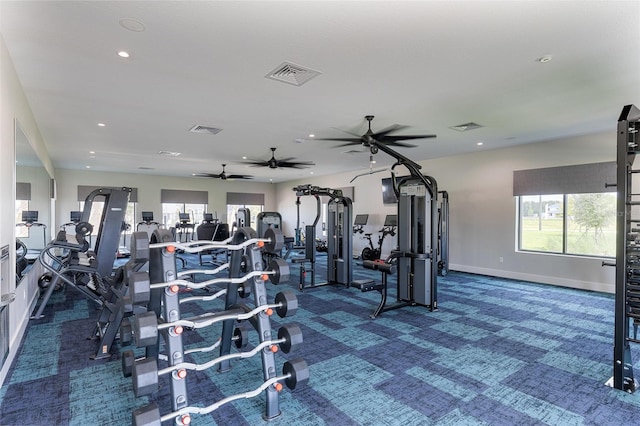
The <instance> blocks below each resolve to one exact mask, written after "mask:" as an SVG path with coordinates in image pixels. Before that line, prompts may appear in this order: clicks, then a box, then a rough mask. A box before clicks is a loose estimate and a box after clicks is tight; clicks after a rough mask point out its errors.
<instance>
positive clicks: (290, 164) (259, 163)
mask: <svg viewBox="0 0 640 426" xmlns="http://www.w3.org/2000/svg"><path fill="white" fill-rule="evenodd" d="M275 156H276V148H271V158H270V159H269V160H251V161H244V162H242V163H243V164H251V165H252V166H253V167H269V168H270V169H277V168H279V167H283V168H290V169H305V168H307V167H308V166H315V163H313V162H311V161H291V160H295V158H294V157H289V158H282V159H280V160H277V159H276V157H275Z"/></svg>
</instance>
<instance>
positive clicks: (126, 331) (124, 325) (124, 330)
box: [120, 317, 133, 346]
mask: <svg viewBox="0 0 640 426" xmlns="http://www.w3.org/2000/svg"><path fill="white" fill-rule="evenodd" d="M132 339H133V328H132V327H131V321H129V317H124V318H122V321H121V322H120V345H122V346H129V345H130V344H131V340H132Z"/></svg>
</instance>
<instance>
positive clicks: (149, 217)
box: [142, 212, 153, 222]
mask: <svg viewBox="0 0 640 426" xmlns="http://www.w3.org/2000/svg"><path fill="white" fill-rule="evenodd" d="M142 221H143V222H153V212H142Z"/></svg>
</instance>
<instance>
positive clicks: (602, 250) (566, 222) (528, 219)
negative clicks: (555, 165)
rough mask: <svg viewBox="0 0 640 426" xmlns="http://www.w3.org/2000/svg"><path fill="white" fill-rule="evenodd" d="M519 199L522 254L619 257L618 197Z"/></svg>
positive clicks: (594, 195)
mask: <svg viewBox="0 0 640 426" xmlns="http://www.w3.org/2000/svg"><path fill="white" fill-rule="evenodd" d="M518 199H519V206H518V207H519V208H518V212H519V221H518V223H519V227H518V229H519V233H518V250H522V251H538V252H546V253H560V254H572V255H582V256H605V257H613V256H615V252H616V247H615V245H616V193H590V194H555V195H553V194H552V195H526V196H520V197H518Z"/></svg>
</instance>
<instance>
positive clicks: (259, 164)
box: [239, 160, 269, 167]
mask: <svg viewBox="0 0 640 426" xmlns="http://www.w3.org/2000/svg"><path fill="white" fill-rule="evenodd" d="M239 163H240V164H249V165H251V167H267V166H269V162H268V161H263V160H255V161H254V160H251V161H239Z"/></svg>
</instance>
